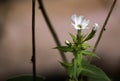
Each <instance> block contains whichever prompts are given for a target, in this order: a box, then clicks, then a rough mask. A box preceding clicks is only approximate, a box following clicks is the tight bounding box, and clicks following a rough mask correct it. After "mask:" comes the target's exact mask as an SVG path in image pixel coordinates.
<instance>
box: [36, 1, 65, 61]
mask: <svg viewBox="0 0 120 81" xmlns="http://www.w3.org/2000/svg"><path fill="white" fill-rule="evenodd" d="M38 3H39V8H40V9H41V11H42V14H43V16H44V19H45V21H46V23H47V25H48V28H49V30H50V32H51V34H52V36H53V38H54V40H55V43H56V44H57V46H61V44H60V41H59V38H58V36H57V34H56V32H55V30H54V28H53V26H52V24H51V22H50V19H49V18H48V15H47V13H46V10H45V8H44V5H43V2H42V0H38ZM59 52H60V55H61V57H62V60H63V61H66V62H67V58H66V56H65V54H63V52H61V51H59Z"/></svg>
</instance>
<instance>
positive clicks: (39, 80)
mask: <svg viewBox="0 0 120 81" xmlns="http://www.w3.org/2000/svg"><path fill="white" fill-rule="evenodd" d="M6 81H33V76H32V75H19V76H15V77H12V78H9V79H8V80H6ZM36 81H44V77H41V76H37V77H36Z"/></svg>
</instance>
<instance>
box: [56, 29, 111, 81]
mask: <svg viewBox="0 0 120 81" xmlns="http://www.w3.org/2000/svg"><path fill="white" fill-rule="evenodd" d="M81 33H82V32H81V30H78V33H77V35H76V36H75V35H73V34H71V33H69V34H70V36H71V38H72V41H73V42H70V41H68V40H66V41H65V44H66V46H59V47H56V49H58V50H60V51H62V52H71V53H72V54H73V56H74V58H73V59H72V60H71V62H60V64H61V65H62V66H63V67H64V68H65V70H66V72H67V74H68V76H69V78H70V79H69V81H78V79H79V76H80V75H82V76H86V77H88V81H111V80H110V79H109V77H108V76H107V75H106V74H105V73H104V71H102V70H101V69H100V68H98V67H96V66H95V65H92V64H89V62H88V60H85V58H84V57H85V56H88V57H98V56H97V55H96V54H95V53H93V52H91V51H88V48H90V45H89V44H87V43H86V41H88V40H90V39H92V38H93V37H94V36H95V33H96V30H92V31H91V32H90V33H89V34H88V35H84V34H81ZM80 80H81V81H84V79H83V78H82V77H81V79H80Z"/></svg>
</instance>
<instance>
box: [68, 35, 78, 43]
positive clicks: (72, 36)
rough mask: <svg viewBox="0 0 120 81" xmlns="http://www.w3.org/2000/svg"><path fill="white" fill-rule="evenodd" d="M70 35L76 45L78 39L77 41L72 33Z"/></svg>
mask: <svg viewBox="0 0 120 81" xmlns="http://www.w3.org/2000/svg"><path fill="white" fill-rule="evenodd" d="M69 34H70V36H71V38H72V40H73V42H74V43H76V42H77V39H76V37H75V35H73V34H72V33H69Z"/></svg>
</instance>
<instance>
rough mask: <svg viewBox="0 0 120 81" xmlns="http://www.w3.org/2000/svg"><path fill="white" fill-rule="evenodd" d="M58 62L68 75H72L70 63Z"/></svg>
mask: <svg viewBox="0 0 120 81" xmlns="http://www.w3.org/2000/svg"><path fill="white" fill-rule="evenodd" d="M60 64H61V65H62V66H63V67H64V68H65V69H66V72H67V74H68V75H69V77H71V76H73V68H72V63H66V62H60Z"/></svg>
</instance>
